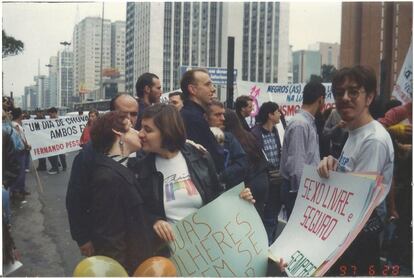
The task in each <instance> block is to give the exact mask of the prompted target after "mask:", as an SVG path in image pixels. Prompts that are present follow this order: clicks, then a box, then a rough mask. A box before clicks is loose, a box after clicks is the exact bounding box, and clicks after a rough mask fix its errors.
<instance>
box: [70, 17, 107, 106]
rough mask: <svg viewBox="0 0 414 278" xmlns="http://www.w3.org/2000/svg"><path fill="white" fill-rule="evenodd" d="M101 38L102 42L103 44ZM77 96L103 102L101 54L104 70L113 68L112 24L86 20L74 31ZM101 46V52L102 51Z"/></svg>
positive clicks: (74, 65)
mask: <svg viewBox="0 0 414 278" xmlns="http://www.w3.org/2000/svg"><path fill="white" fill-rule="evenodd" d="M101 38H102V41H101ZM72 42H73V59H74V60H73V67H74V95H75V96H78V95H80V97H81V100H85V99H90V98H91V99H101V98H103V96H102V93H101V91H100V82H101V51H102V65H103V69H105V68H109V67H110V66H111V22H110V21H109V20H104V22H103V36H102V18H100V17H86V18H84V19H83V20H82V21H81V22H79V23H78V24H76V25H75V28H74V31H73V40H72ZM101 43H102V48H101Z"/></svg>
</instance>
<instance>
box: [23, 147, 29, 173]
mask: <svg viewBox="0 0 414 278" xmlns="http://www.w3.org/2000/svg"><path fill="white" fill-rule="evenodd" d="M25 152H26V160H25V162H24V168H25V169H30V151H25Z"/></svg>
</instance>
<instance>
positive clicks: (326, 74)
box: [321, 65, 337, 82]
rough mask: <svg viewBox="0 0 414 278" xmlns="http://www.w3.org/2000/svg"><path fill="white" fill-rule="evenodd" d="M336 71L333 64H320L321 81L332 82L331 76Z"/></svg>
mask: <svg viewBox="0 0 414 278" xmlns="http://www.w3.org/2000/svg"><path fill="white" fill-rule="evenodd" d="M336 72H337V70H336V68H335V67H334V66H333V65H322V68H321V73H322V81H323V82H332V77H333V76H334V74H335V73H336Z"/></svg>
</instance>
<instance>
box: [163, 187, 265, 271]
mask: <svg viewBox="0 0 414 278" xmlns="http://www.w3.org/2000/svg"><path fill="white" fill-rule="evenodd" d="M243 188H244V186H243V185H239V186H236V187H234V188H232V189H231V190H229V191H227V192H225V193H223V194H222V195H221V196H220V197H218V198H217V199H216V200H214V201H213V202H211V203H209V204H207V205H206V206H204V207H202V208H201V209H199V210H198V211H197V212H195V213H193V214H190V215H188V216H187V217H185V218H184V219H183V220H181V221H180V222H178V223H176V224H175V225H173V230H174V234H175V240H174V241H173V242H171V243H170V250H171V253H172V256H171V258H170V259H171V260H172V261H173V262H174V264H175V265H176V268H177V272H178V273H177V274H178V276H184V277H188V276H209V277H235V276H265V275H266V271H267V261H268V246H267V235H266V231H265V229H264V226H263V224H262V221H261V219H260V216H259V214H258V213H257V211H256V209H255V207H254V205H253V204H251V203H249V202H247V201H245V200H242V199H241V198H240V197H239V193H240V192H241V191H242V190H243Z"/></svg>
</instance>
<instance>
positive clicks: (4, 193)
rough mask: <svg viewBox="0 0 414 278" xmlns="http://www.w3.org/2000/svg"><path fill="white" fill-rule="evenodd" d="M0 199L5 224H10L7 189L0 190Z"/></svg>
mask: <svg viewBox="0 0 414 278" xmlns="http://www.w3.org/2000/svg"><path fill="white" fill-rule="evenodd" d="M2 201H3V215H4V219H5V221H6V224H10V217H11V213H10V196H9V191H7V190H6V189H4V188H3V190H2Z"/></svg>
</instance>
